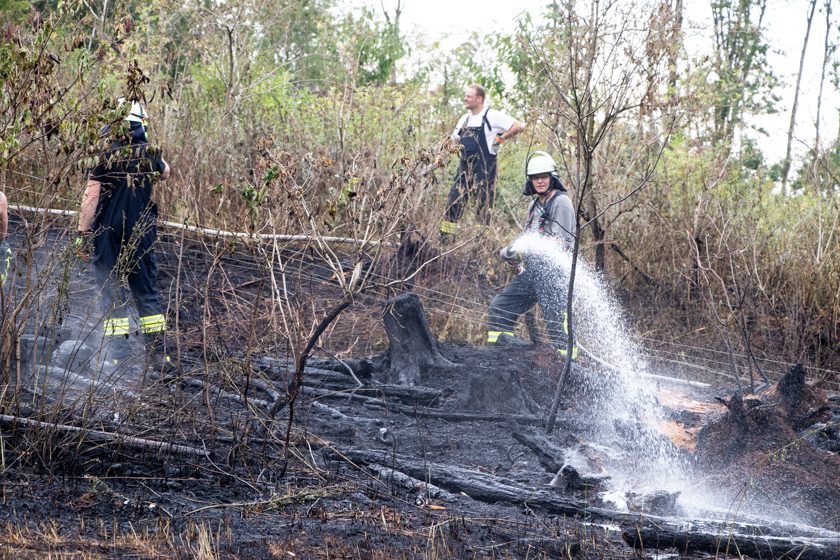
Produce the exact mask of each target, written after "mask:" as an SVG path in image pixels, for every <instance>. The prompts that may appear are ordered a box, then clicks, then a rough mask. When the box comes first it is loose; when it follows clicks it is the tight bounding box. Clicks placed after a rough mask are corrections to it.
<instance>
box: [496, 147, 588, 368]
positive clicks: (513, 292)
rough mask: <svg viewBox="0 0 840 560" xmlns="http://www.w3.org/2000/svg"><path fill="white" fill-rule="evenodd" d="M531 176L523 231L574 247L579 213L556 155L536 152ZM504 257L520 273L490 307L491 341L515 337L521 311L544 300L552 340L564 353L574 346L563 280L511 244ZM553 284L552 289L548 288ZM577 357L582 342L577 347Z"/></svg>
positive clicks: (529, 164) (529, 167)
mask: <svg viewBox="0 0 840 560" xmlns="http://www.w3.org/2000/svg"><path fill="white" fill-rule="evenodd" d="M525 168H526V171H525V172H526V175H527V180H526V182H525V190H524V192H523V194H525V195H529V196H534V195H536V198H535V199H534V200H533V201H531V204H530V206H529V207H528V219H527V221H526V222H525V226H524V227H523V228H522V231H523V233H539V235H543V236H547V237H551V238H553V239H556V240H557V242H558V243H560V244H561V245H562V246H563V248H564V249H565V250H567V251H571V250H572V249H573V248H574V236H575V224H576V218H575V211H574V206H573V205H572V200H571V198H569V196H568V195H567V194H566V188H565V187H564V186H563V183H561V182H560V178H559V177H558V176H557V166H556V164H555V163H554V159H552V157H551V156H550V155H549V154H547V153H546V152H534V153H532V154H531V155H530V156H529V157H528V160H527V163H526V166H525ZM499 256H500V257H501V258H502V260H504V261H506V262H507V263H509V264H511V265H512V266H513V267H515V268H517V270H518V274H517V275H516V276H515V277H514V278H513V280H512V281H511V282H510V284H508V285H507V286H506V287H505V289H504V290H503V291H502V292H501V293H500V294H498V295H497V296H496V297H494V298H493V301H492V302H491V303H490V308H489V309H488V311H487V315H488V318H487V342H488V343H491V344H492V343H496V342H498V341H499V337H501V336H503V335H508V336H513V330H514V328H515V327H516V321H517V319H518V318H519V316H520V315H522V314H523V313H525V312H526V311H528V310H529V309H531V308H532V307H533V306H534V304H536V303H539V304H540V310H541V311H542V314H543V318H544V319H545V321H546V324H547V326H548V335H549V338H550V339H551V343H552V344H553V345H554V347H555V348H557V351H558V352H560V354H561V355H563V356H564V357H565V356H566V354H567V347H568V321H567V320H566V293H565V292H566V290H565V289H562V288H560V287H561V286H562V284H563V281H562V280H561V279H560V278H546V277H545V275H544V274H541V270H540V269H541V267H540V266H539V264H538V263H535V262H533V261H532V262H531V263H529V262H528V261H529V260H530V257H529V256H528V255H520V254H518V253H516V252H515V251H513V250H512V249H511V248H510V246H508V247H505V248H504V249H502V250H501V252H500V253H499ZM548 282H551V287H550V288H549V287H548V284H547V283H548ZM572 358H573V359H574V358H577V346H574V347H573V348H572Z"/></svg>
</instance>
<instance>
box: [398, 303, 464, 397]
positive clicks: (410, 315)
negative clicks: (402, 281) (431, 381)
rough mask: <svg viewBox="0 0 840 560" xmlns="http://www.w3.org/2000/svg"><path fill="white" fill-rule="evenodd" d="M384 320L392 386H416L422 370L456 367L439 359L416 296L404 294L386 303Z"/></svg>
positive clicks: (436, 345) (440, 356)
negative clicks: (394, 384) (393, 383)
mask: <svg viewBox="0 0 840 560" xmlns="http://www.w3.org/2000/svg"><path fill="white" fill-rule="evenodd" d="M384 319H385V332H387V333H388V342H389V347H388V355H389V357H390V363H391V367H390V372H391V376H392V378H393V379H394V382H395V383H398V384H402V385H419V384H420V370H421V368H427V367H454V366H455V364H453V363H452V362H450V361H449V360H447V359H446V358H444V357H443V356H442V355H441V353H440V350H439V349H438V342H437V340H436V339H435V337H434V336H432V332H431V330H430V329H429V322H428V321H427V320H426V313H425V312H424V311H423V306H422V305H421V303H420V298H419V297H417V295H416V294H412V293H405V294H401V295H399V296H397V297H395V298H393V299H391V300H388V303H387V305H386V307H385V317H384Z"/></svg>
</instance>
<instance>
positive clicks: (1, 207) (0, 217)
mask: <svg viewBox="0 0 840 560" xmlns="http://www.w3.org/2000/svg"><path fill="white" fill-rule="evenodd" d="M7 235H9V201H8V200H7V199H6V195H5V194H3V193H2V192H0V241H3V240H4V239H6V236H7Z"/></svg>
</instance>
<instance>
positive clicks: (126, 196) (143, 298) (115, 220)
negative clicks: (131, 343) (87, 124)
mask: <svg viewBox="0 0 840 560" xmlns="http://www.w3.org/2000/svg"><path fill="white" fill-rule="evenodd" d="M103 160H104V161H103V163H101V164H99V165H98V166H97V167H96V168H95V169H94V170H93V171H92V172H91V174H90V178H91V179H93V180H95V181H99V183H100V184H101V185H102V187H101V189H100V194H99V203H98V205H97V211H96V219H95V221H94V239H93V245H94V257H93V259H92V260H93V262H94V265H95V273H96V280H97V283H98V284H99V287H100V303H101V305H102V307H103V311H104V313H105V336H106V337H121V336H122V337H127V336H128V335H129V334H130V323H129V317H128V305H127V304H128V302H127V297H126V294H125V290H124V286H125V284H126V283H127V284H128V287H129V288H130V289H131V294H132V296H133V298H134V303H135V305H136V306H137V311H138V314H139V325H138V326H139V331H140V333H142V334H146V335H150V336H155V335H158V334H160V333H162V332H163V331H164V330H166V319H165V317H164V314H163V307H162V305H161V300H160V295H159V294H158V288H157V274H158V273H157V262H156V259H155V252H154V244H155V241H156V239H157V205H156V204H155V203H154V202H152V184H153V181H154V180H155V178H156V177H158V176H159V175H160V174H161V173H163V171H164V163H163V158H162V157H161V153H160V150H158V149H156V148H151V147H150V146H149V145H148V144H147V143H146V142H145V134H143V135H142V136H140V135H139V134H137V135H136V136H134V137H132V140H131V142H130V143H128V144H122V143H120V142H115V143H114V144H113V145H112V147H111V149H110V151H109V152H108V154H107V155H106V156H105V158H103Z"/></svg>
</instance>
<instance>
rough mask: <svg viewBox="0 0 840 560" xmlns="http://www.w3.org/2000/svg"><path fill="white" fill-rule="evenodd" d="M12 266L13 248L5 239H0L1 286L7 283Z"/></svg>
mask: <svg viewBox="0 0 840 560" xmlns="http://www.w3.org/2000/svg"><path fill="white" fill-rule="evenodd" d="M11 267H12V248H11V247H9V243H8V242H7V241H6V240H5V239H4V240H3V241H0V286H2V285H3V284H5V283H6V276H7V275H8V274H9V269H10V268H11Z"/></svg>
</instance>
